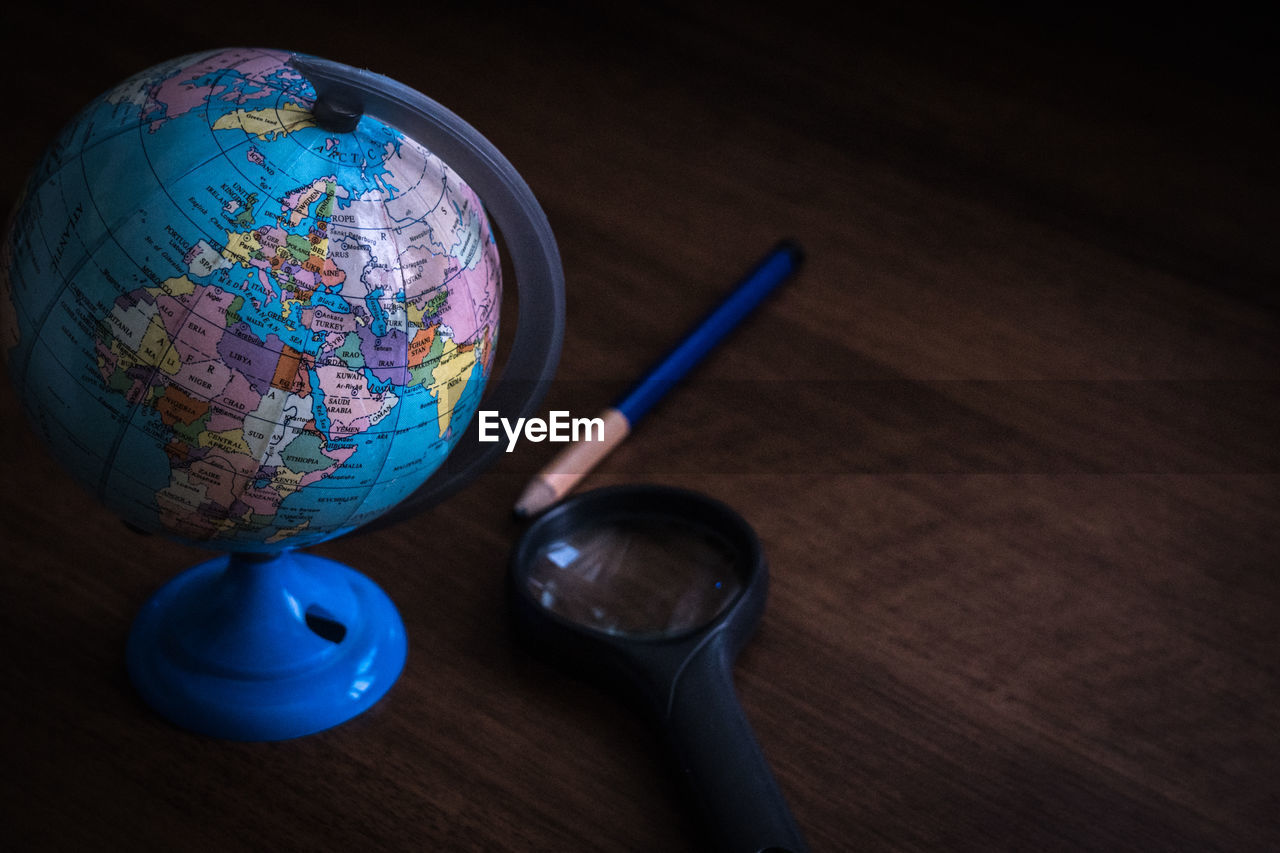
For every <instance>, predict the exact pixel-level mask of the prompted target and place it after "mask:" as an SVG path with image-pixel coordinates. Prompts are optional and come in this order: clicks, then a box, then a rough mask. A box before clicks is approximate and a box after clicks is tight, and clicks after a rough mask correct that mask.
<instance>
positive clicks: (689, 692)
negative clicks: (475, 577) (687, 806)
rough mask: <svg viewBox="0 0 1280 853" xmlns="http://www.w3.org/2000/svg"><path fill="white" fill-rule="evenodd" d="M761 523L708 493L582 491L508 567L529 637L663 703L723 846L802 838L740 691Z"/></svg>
mask: <svg viewBox="0 0 1280 853" xmlns="http://www.w3.org/2000/svg"><path fill="white" fill-rule="evenodd" d="M768 582H769V578H768V569H767V567H766V565H765V560H764V553H763V551H762V550H761V548H760V542H759V539H758V538H757V537H756V534H755V531H754V530H752V529H751V527H750V525H748V524H747V523H746V521H744V520H743V518H742V517H741V516H740V515H738V514H737V513H736V512H734V511H733V510H732V509H730V508H729V507H728V506H726V505H725V504H723V503H720V502H719V501H716V500H713V499H711V498H709V497H706V496H705V495H701V494H698V493H696V492H690V491H686V490H682V489H674V488H669V487H665V486H643V485H642V486H617V487H612V488H605V489H598V490H596V491H592V492H586V493H583V494H580V495H577V496H575V497H572V498H570V499H568V500H566V501H564V502H563V503H561V504H559V505H558V506H556V507H555V508H553V509H552V510H550V511H549V512H547V513H545V514H544V515H542V516H541V517H539V518H538V520H537V521H535V522H534V523H533V524H532V525H531V526H530V527H529V528H528V529H527V530H526V531H525V532H524V534H523V535H522V536H521V538H520V540H519V542H518V543H517V545H516V548H515V551H514V553H513V555H512V559H511V567H510V573H509V575H508V583H509V593H510V597H511V601H512V611H513V614H514V618H515V621H516V626H517V629H518V630H519V631H520V632H521V634H522V635H523V636H524V638H525V639H526V640H528V641H529V642H530V643H531V644H533V645H534V646H536V647H537V648H538V649H539V650H540V651H542V652H543V653H546V654H548V655H551V656H553V657H554V658H555V659H556V660H557V661H558V662H560V663H562V664H564V665H568V666H571V667H573V668H575V669H576V670H578V671H579V672H581V673H583V674H585V675H587V676H589V677H594V678H596V679H598V680H604V681H606V682H608V683H609V684H610V685H612V686H614V687H617V688H621V689H622V690H623V691H624V692H625V694H626V695H628V696H629V697H630V698H632V699H633V700H636V701H638V702H640V704H641V705H642V706H645V707H646V708H647V710H648V711H650V712H651V713H653V714H654V715H655V716H656V718H657V721H658V723H659V725H660V726H661V728H662V729H663V730H664V732H665V733H666V735H667V738H668V740H669V742H670V745H671V748H672V750H673V753H674V757H675V759H676V761H677V763H678V765H679V767H680V769H681V771H683V774H684V776H685V778H686V779H687V781H688V783H689V788H690V792H691V793H692V795H693V796H694V798H695V799H696V801H697V805H698V809H699V811H701V812H702V816H703V818H704V819H705V820H706V821H707V824H708V828H709V829H710V831H711V833H712V835H713V836H714V837H715V839H716V840H717V841H718V842H719V846H720V849H722V850H723V851H726V853H761V851H802V850H805V849H806V848H805V845H804V841H803V839H802V838H801V835H800V831H799V829H798V828H797V826H796V823H795V820H794V819H793V818H792V816H791V812H790V809H789V808H788V807H787V804H786V801H785V800H784V799H783V796H782V793H781V791H780V790H779V789H778V786H777V782H776V781H775V780H774V778H773V774H772V772H771V771H770V769H769V765H768V762H767V761H766V760H765V757H764V755H763V753H762V752H761V751H760V746H759V744H758V743H757V741H756V738H755V735H754V734H753V733H752V730H751V724H750V723H749V721H748V720H747V717H746V714H745V713H744V712H743V709H742V706H741V705H740V704H739V702H738V698H737V694H736V693H735V691H734V687H733V672H732V668H733V662H734V660H735V659H736V658H737V655H738V652H739V651H740V650H741V649H742V647H743V646H744V645H745V644H746V642H747V640H748V639H749V638H750V637H751V634H752V633H753V632H754V631H755V628H756V625H757V624H758V623H759V621H760V616H761V614H762V613H763V612H764V605H765V597H766V593H767V588H768Z"/></svg>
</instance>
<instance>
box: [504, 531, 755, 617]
mask: <svg viewBox="0 0 1280 853" xmlns="http://www.w3.org/2000/svg"><path fill="white" fill-rule="evenodd" d="M738 559H739V557H738V554H737V552H736V551H735V550H734V549H733V548H732V547H731V546H730V545H729V543H728V542H727V541H725V540H724V539H722V538H721V537H719V536H717V535H715V534H714V533H712V532H711V531H709V530H706V529H704V528H702V527H699V526H695V525H692V524H685V523H681V522H679V521H675V520H672V519H669V518H662V519H649V518H626V519H621V520H614V521H608V522H604V523H600V524H596V525H591V526H585V527H582V528H579V529H576V530H573V531H571V532H569V533H568V534H566V535H565V536H563V537H561V538H559V539H556V540H554V541H552V542H549V543H547V544H546V545H545V546H544V547H543V548H542V549H541V550H540V551H539V552H538V556H537V558H536V559H535V560H534V565H533V566H532V568H531V569H530V570H529V574H528V576H527V579H526V581H525V583H526V585H527V589H528V592H529V594H530V595H531V596H532V597H533V599H534V601H537V602H538V603H540V604H541V605H542V606H543V607H545V608H546V609H547V610H550V611H552V612H553V613H556V614H558V615H560V616H562V617H564V618H565V619H569V620H571V621H573V622H576V623H577V624H579V625H581V626H583V627H585V628H590V629H592V630H596V631H601V632H603V633H606V634H622V635H626V636H631V637H648V638H656V637H671V636H676V635H678V634H682V633H685V632H686V631H690V630H693V629H695V628H698V627H701V626H702V625H705V624H707V623H708V622H710V621H711V620H712V619H714V618H715V617H716V616H717V615H719V614H720V613H721V612H722V611H723V610H724V609H725V608H726V607H727V606H728V605H729V603H730V602H731V601H733V599H734V597H735V596H736V595H737V594H738V593H739V591H741V589H742V578H741V576H740V575H741V573H742V570H741V569H740V568H739V567H738V562H737V561H738Z"/></svg>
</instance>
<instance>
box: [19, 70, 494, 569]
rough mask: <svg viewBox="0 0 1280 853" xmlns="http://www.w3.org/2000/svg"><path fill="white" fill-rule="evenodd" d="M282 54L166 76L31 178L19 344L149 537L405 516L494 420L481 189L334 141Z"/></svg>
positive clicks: (78, 465) (29, 409)
mask: <svg viewBox="0 0 1280 853" xmlns="http://www.w3.org/2000/svg"><path fill="white" fill-rule="evenodd" d="M289 58H290V54H289V53H287V52H282V51H274V50H263V49H231V50H219V51H212V52H207V53H201V54H196V55H190V56H185V57H182V58H179V59H176V60H173V61H171V62H167V63H164V64H162V65H158V66H156V67H154V68H150V69H147V70H146V71H143V72H141V73H140V74H138V75H136V76H134V77H132V78H131V79H129V80H128V81H126V82H124V83H122V84H120V85H118V86H116V87H115V88H113V89H111V90H110V91H108V92H106V93H105V94H103V95H102V96H100V97H98V98H97V99H95V100H94V101H93V102H92V103H90V104H89V105H88V106H87V107H86V108H85V109H84V110H83V111H82V112H81V113H80V114H79V116H77V117H76V118H75V119H74V120H73V121H72V122H71V123H70V124H69V125H68V126H67V127H66V128H65V129H64V130H63V131H62V133H61V134H60V135H59V137H58V138H57V139H56V140H55V142H54V143H53V144H52V145H51V146H50V148H49V150H48V151H47V153H46V154H45V155H44V157H43V159H42V160H41V162H40V163H39V165H38V166H37V167H36V169H35V170H34V172H33V174H32V176H31V177H30V180H29V182H28V185H27V187H26V190H25V194H24V197H23V198H22V200H21V201H20V203H19V205H18V207H17V209H16V211H15V214H14V217H13V220H12V224H11V226H10V229H9V232H8V235H7V239H6V242H5V245H4V258H3V263H2V264H0V268H2V270H3V273H2V275H0V345H2V347H3V350H4V352H5V358H6V361H7V364H8V368H9V371H10V375H11V378H12V380H13V382H14V383H15V386H16V388H17V390H18V393H19V396H20V397H21V399H22V402H23V405H24V407H25V410H26V413H27V414H28V416H29V418H30V421H31V423H32V424H33V425H34V427H35V429H36V430H37V432H38V433H39V434H40V435H41V436H42V437H43V438H44V439H45V441H46V442H47V444H48V446H49V447H50V449H51V451H52V452H53V454H54V455H55V456H56V457H57V458H58V459H59V460H60V461H61V462H62V464H63V465H64V466H65V467H66V468H67V470H68V471H69V472H70V473H71V474H72V475H73V476H74V477H75V478H76V479H77V480H78V481H79V482H80V483H82V484H83V485H84V486H86V487H87V488H89V489H91V490H92V491H93V492H94V493H95V494H96V495H97V496H98V497H99V499H100V500H102V501H103V502H104V503H105V504H106V505H107V506H108V507H110V508H111V509H112V510H114V511H115V512H116V513H118V514H119V515H120V516H122V517H123V518H124V519H125V520H126V521H128V522H129V523H131V524H133V525H135V526H137V527H139V528H142V529H144V530H152V531H161V532H165V533H168V534H170V535H172V536H175V537H177V538H179V539H182V540H184V541H188V542H194V543H198V544H205V545H208V546H210V547H213V548H217V549H218V550H224V551H239V552H270V551H276V550H280V549H283V548H293V547H300V546H304V545H309V544H313V543H315V542H318V541H321V540H323V539H327V538H330V537H332V536H335V535H338V534H340V533H343V532H346V531H348V530H351V529H353V528H355V527H358V526H360V525H361V524H364V523H366V522H368V521H370V520H372V519H373V518H376V517H377V516H379V515H381V514H383V513H384V512H386V511H387V510H388V509H390V508H391V507H393V506H395V505H396V504H397V503H398V502H400V501H401V500H402V499H403V498H404V497H406V496H407V495H409V494H410V493H411V492H413V491H414V490H415V489H416V488H418V487H419V486H420V485H421V484H422V483H423V482H424V481H425V480H426V479H427V478H428V477H429V476H430V475H431V474H432V472H434V471H435V470H436V469H437V468H438V467H439V466H440V465H441V463H442V462H443V461H444V459H445V457H446V456H447V455H448V453H449V452H450V450H451V449H452V447H453V446H454V445H455V444H456V442H457V440H458V437H459V436H461V435H462V433H463V430H464V428H465V426H466V424H467V423H468V422H469V421H470V420H471V418H472V416H473V415H474V413H475V410H476V408H477V406H478V402H479V399H480V394H481V391H482V389H483V387H484V384H485V382H486V380H487V378H488V376H489V372H490V368H491V366H492V363H493V358H492V356H493V349H494V342H495V341H496V339H497V334H498V321H499V304H500V302H501V287H502V281H501V272H500V265H499V257H498V248H497V244H496V242H495V240H494V236H493V232H492V230H491V228H490V223H489V221H488V219H487V217H486V214H485V210H484V208H483V206H482V204H481V201H480V199H479V198H478V197H477V196H476V195H475V193H474V192H472V190H471V189H470V188H469V187H468V185H467V183H466V182H465V180H464V178H463V176H461V175H458V174H457V173H456V172H454V171H453V170H452V169H450V167H449V166H448V165H447V164H446V163H444V162H442V161H441V160H440V159H439V158H438V157H437V156H435V155H434V154H432V153H431V152H430V151H429V150H428V149H427V148H426V147H424V145H423V144H422V143H421V142H420V141H418V140H415V139H411V138H409V137H407V136H405V135H404V134H403V133H401V132H400V131H398V130H397V129H395V128H394V127H391V126H388V125H387V124H384V123H382V122H380V121H378V120H377V119H376V118H373V117H370V116H363V117H361V118H360V119H359V122H358V124H357V125H356V126H355V128H354V129H353V130H350V131H342V130H340V131H335V130H333V129H326V127H325V126H323V123H322V122H320V121H317V118H316V116H315V115H313V112H312V109H313V106H314V101H315V91H314V90H313V89H312V87H311V85H310V84H309V83H308V82H307V81H306V80H305V79H304V78H303V76H302V75H300V74H299V73H298V72H297V70H296V69H295V68H294V67H293V66H292V65H291V64H290V62H289Z"/></svg>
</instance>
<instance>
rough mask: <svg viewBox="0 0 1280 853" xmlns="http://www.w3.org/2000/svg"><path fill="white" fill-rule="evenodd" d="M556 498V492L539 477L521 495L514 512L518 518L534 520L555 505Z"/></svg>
mask: <svg viewBox="0 0 1280 853" xmlns="http://www.w3.org/2000/svg"><path fill="white" fill-rule="evenodd" d="M556 497H557V495H556V490H555V489H553V488H552V487H551V485H550V484H549V483H548V482H547V481H546V480H543V479H542V478H541V477H539V478H537V479H535V480H534V481H533V482H531V483H530V484H529V487H528V488H526V489H525V490H524V493H523V494H522V495H520V499H519V500H518V501H516V505H515V509H514V510H513V511H514V512H515V515H516V518H520V519H525V518H532V517H533V516H535V515H537V514H538V513H540V512H542V511H543V510H544V509H546V508H547V507H549V506H551V505H552V504H553V503H555V502H556Z"/></svg>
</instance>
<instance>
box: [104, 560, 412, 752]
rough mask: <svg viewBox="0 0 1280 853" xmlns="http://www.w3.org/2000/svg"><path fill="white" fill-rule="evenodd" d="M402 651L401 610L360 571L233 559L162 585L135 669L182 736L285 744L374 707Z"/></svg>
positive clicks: (138, 634)
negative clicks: (195, 733)
mask: <svg viewBox="0 0 1280 853" xmlns="http://www.w3.org/2000/svg"><path fill="white" fill-rule="evenodd" d="M406 648H407V644H406V639H405V632H404V625H403V623H402V622H401V620H400V615H399V613H397V612H396V608H395V605H394V604H392V603H391V599H389V598H388V597H387V596H386V594H385V593H384V592H383V591H382V590H381V589H380V588H379V587H378V586H377V585H376V584H374V583H373V582H372V581H370V580H369V579H368V578H367V577H365V576H364V575H362V574H360V573H359V572H356V571H354V570H352V569H350V568H348V567H346V566H344V565H342V564H341V563H336V562H334V561H332V560H328V559H325V558H323V557H318V556H314V555H311V554H304V553H296V552H285V553H283V554H276V555H253V554H236V555H228V556H222V557H218V558H216V559H213V560H210V561H209V562H207V563H202V564H201V565H199V566H197V567H195V568H194V569H190V570H188V571H187V572H184V573H183V574H181V575H179V576H178V577H177V578H175V579H174V580H172V581H170V582H169V583H168V584H167V585H166V586H164V587H163V588H161V590H160V591H159V592H158V593H156V595H155V596H153V597H152V599H151V600H150V601H149V602H148V603H147V604H146V606H145V607H144V608H143V611H142V612H141V613H140V614H139V615H138V617H137V619H136V620H135V621H134V625H133V631H132V633H131V634H130V637H129V646H128V651H127V661H128V666H129V673H130V675H131V676H132V678H133V682H134V684H135V685H136V686H137V688H138V691H139V692H140V693H141V694H142V697H143V699H144V700H145V701H146V702H147V703H148V704H149V705H151V707H152V708H154V709H155V710H157V711H159V712H160V714H161V715H163V716H165V717H167V718H168V719H170V720H171V721H173V722H175V723H177V724H178V725H180V726H182V727H183V728H187V729H191V730H193V731H198V732H202V733H204V734H208V735H213V736H215V737H222V738H231V739H235V740H280V739H283V738H290V737H296V736H299V735H304V734H310V733H311V732H315V731H320V730H321V729H327V728H329V727H331V726H333V725H336V724H337V723H341V722H343V721H345V720H347V719H349V718H351V717H353V716H355V715H356V714H359V713H361V712H362V711H364V710H366V709H367V708H369V706H371V705H372V704H373V703H375V702H377V701H378V699H379V698H381V697H382V695H383V694H384V693H386V692H387V690H388V688H390V687H391V685H392V683H393V682H395V680H396V678H397V676H399V675H400V670H401V669H402V668H403V666H404V661H405V652H406Z"/></svg>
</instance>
